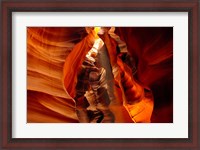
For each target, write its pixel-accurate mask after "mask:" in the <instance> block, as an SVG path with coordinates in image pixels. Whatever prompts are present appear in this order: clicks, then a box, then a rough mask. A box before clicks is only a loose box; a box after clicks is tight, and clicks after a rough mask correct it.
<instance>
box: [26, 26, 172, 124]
mask: <svg viewBox="0 0 200 150" xmlns="http://www.w3.org/2000/svg"><path fill="white" fill-rule="evenodd" d="M116 33H117V34H118V35H119V36H120V38H121V39H122V40H124V41H125V42H126V44H127V47H128V50H129V52H130V54H131V56H133V57H134V60H135V61H136V65H137V71H136V73H135V74H134V77H135V78H136V79H137V80H138V81H139V82H140V83H141V84H142V85H145V86H147V87H149V88H150V89H151V90H152V92H153V96H154V101H155V102H154V103H155V105H154V111H153V115H152V117H151V121H152V122H172V120H173V115H172V114H173V109H172V108H173V104H172V96H173V94H172V90H173V89H172V87H173V86H172V85H173V82H172V81H173V80H172V77H173V76H172V70H173V66H172V64H173V60H172V58H173V43H172V41H173V39H172V36H173V34H172V28H116ZM86 35H87V33H86V32H85V29H84V28H42V27H40V28H37V27H36V28H30V27H29V28H28V29H27V90H28V92H27V101H28V115H27V116H28V117H27V121H28V122H79V120H78V117H77V115H76V110H75V101H74V100H73V99H72V95H71V94H73V91H71V92H72V93H71V94H70V91H68V90H67V91H66V90H65V89H64V88H63V84H62V77H63V66H64V62H65V61H66V58H67V56H68V55H69V54H70V52H71V51H72V49H73V48H74V46H75V45H76V46H77V43H78V42H80V41H81V40H83V39H84V37H86ZM89 45H90V44H89ZM80 47H81V46H80ZM89 47H90V48H91V45H90V46H89ZM89 47H88V50H89V49H90V48H89ZM85 54H86V53H84V54H80V55H85ZM75 56H77V57H75V58H74V59H78V58H80V57H79V56H78V55H75ZM69 65H70V64H69ZM71 65H72V68H73V64H71ZM76 65H77V66H80V64H76ZM74 68H76V66H75V67H74ZM77 69H78V68H77ZM71 71H74V70H73V69H71ZM75 74H77V73H75ZM73 78H74V77H73ZM70 86H75V85H74V84H69V89H73V88H71V87H70ZM119 94H120V93H119ZM70 95H71V96H70ZM141 105H142V104H141ZM120 109H122V107H119V108H118V107H113V109H112V110H113V111H115V116H117V118H120V117H121V118H123V117H124V118H125V122H131V119H130V117H129V116H128V113H127V112H126V110H125V109H122V110H120ZM119 122H120V121H119Z"/></svg>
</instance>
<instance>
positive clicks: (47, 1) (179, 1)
mask: <svg viewBox="0 0 200 150" xmlns="http://www.w3.org/2000/svg"><path fill="white" fill-rule="evenodd" d="M1 8H2V9H1V12H2V13H1V21H2V23H1V33H2V35H1V44H2V45H1V53H0V60H1V65H0V69H1V74H0V75H1V78H0V82H1V90H0V92H1V93H0V95H1V105H0V107H1V108H0V110H1V117H0V121H1V123H0V131H1V132H0V134H1V135H0V139H1V142H0V143H1V146H0V148H1V149H15V148H16V149H22V148H26V149H30V148H32V149H36V148H40V149H47V148H54V149H62V148H63V149H180V148H181V149H185V150H186V149H193V150H197V149H200V142H199V141H200V138H199V136H200V125H199V124H200V121H199V120H200V110H199V108H200V102H199V96H200V94H199V93H198V91H199V90H200V89H199V83H200V82H199V75H200V69H199V67H200V66H199V64H200V62H199V52H200V51H199V50H200V44H199V40H200V39H199V36H200V30H199V28H200V19H199V18H200V1H199V0H123V1H122V0H101V1H99V0H97V1H95V2H94V1H92V0H84V1H81V0H74V1H73V0H65V1H64V0H56V1H55V0H29V1H26V0H7V1H6V0H5V1H2V2H1ZM72 11H73V12H101V11H104V12H188V15H189V20H188V23H189V30H188V31H189V33H188V35H189V38H188V39H189V47H188V50H189V52H188V54H189V55H188V57H189V64H188V66H189V68H188V69H189V72H188V75H189V87H188V89H189V91H188V93H189V97H188V103H189V106H188V107H189V112H188V113H189V114H188V116H189V122H188V125H189V130H188V131H189V134H188V135H189V137H188V138H181V139H178V138H176V139H174V138H167V139H166V138H165V139H158V138H157V139H155V138H154V139H153V138H152V139H144V138H142V139H139V138H138V139H137V138H134V139H130V138H127V139H123V138H121V139H110V138H103V139H97V138H95V139H94V138H91V139H88V138H85V139H78V138H76V139H70V138H59V139H58V138H56V139H53V138H51V139H47V138H46V139H43V138H42V139H38V138H37V139H35V138H23V139H22V138H17V139H15V138H12V88H13V87H12V12H72Z"/></svg>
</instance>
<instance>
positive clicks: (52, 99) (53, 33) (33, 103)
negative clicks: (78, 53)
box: [27, 27, 85, 122]
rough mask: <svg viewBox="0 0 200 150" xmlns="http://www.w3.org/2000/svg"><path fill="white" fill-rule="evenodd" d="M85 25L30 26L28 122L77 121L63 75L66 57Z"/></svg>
mask: <svg viewBox="0 0 200 150" xmlns="http://www.w3.org/2000/svg"><path fill="white" fill-rule="evenodd" d="M84 33H85V29H84V28H45V27H39V28H37V27H36V28H34V27H29V28H28V29H27V58H28V59H27V61H28V62H27V65H28V66H27V67H28V70H27V75H28V77H27V81H28V83H27V90H28V122H78V120H77V116H76V114H75V108H74V106H75V104H74V101H73V100H72V99H71V97H70V96H69V95H68V94H67V93H66V92H65V91H64V89H63V86H62V82H61V78H62V73H63V64H64V62H65V59H66V56H67V55H68V54H69V53H70V52H71V50H72V49H73V47H74V45H75V44H76V43H77V42H79V41H80V40H81V37H82V36H83V35H84Z"/></svg>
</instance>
